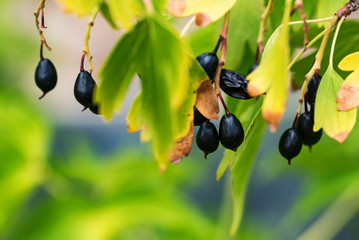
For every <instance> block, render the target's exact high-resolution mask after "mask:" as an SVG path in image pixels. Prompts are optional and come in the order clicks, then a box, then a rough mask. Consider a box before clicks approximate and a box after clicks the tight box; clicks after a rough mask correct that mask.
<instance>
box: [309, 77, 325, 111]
mask: <svg viewBox="0 0 359 240" xmlns="http://www.w3.org/2000/svg"><path fill="white" fill-rule="evenodd" d="M321 80H322V77H321V76H320V75H318V77H317V76H316V74H314V76H313V77H312V78H311V79H310V81H309V83H308V91H307V94H306V98H307V103H308V104H309V105H311V106H312V105H313V104H314V103H315V98H316V97H317V91H318V87H319V84H320V81H321Z"/></svg>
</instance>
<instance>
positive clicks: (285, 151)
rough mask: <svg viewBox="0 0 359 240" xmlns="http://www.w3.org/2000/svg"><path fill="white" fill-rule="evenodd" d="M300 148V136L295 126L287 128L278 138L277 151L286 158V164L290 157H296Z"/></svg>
mask: <svg viewBox="0 0 359 240" xmlns="http://www.w3.org/2000/svg"><path fill="white" fill-rule="evenodd" d="M301 149H302V137H301V135H300V133H299V131H298V129H296V128H289V129H287V130H286V131H285V132H284V133H283V134H282V136H281V137H280V140H279V152H280V154H281V155H282V156H283V157H284V158H286V159H287V160H288V164H290V161H291V159H292V158H294V157H296V156H297V155H298V154H299V153H300V150H301Z"/></svg>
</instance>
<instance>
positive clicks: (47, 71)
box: [35, 58, 57, 99]
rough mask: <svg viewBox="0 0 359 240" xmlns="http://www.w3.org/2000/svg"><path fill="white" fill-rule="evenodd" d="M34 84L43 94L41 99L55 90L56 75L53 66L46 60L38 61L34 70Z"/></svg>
mask: <svg viewBox="0 0 359 240" xmlns="http://www.w3.org/2000/svg"><path fill="white" fill-rule="evenodd" d="M35 83H36V85H37V86H38V87H39V88H40V89H41V91H42V92H43V94H42V96H41V97H40V98H39V99H41V98H43V97H44V96H45V95H46V93H48V92H49V91H51V90H52V89H54V88H55V86H56V83H57V73H56V68H55V66H54V64H53V63H52V62H51V61H50V60H49V59H47V58H43V59H41V60H40V62H39V64H38V65H37V67H36V70H35Z"/></svg>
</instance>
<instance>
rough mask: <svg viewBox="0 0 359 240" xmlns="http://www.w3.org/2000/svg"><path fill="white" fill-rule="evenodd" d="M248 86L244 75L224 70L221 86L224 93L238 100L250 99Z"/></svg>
mask: <svg viewBox="0 0 359 240" xmlns="http://www.w3.org/2000/svg"><path fill="white" fill-rule="evenodd" d="M247 84H248V81H247V79H246V78H245V76H243V75H242V74H240V73H237V72H234V71H231V70H228V69H222V71H221V78H220V81H219V86H220V87H221V89H222V90H223V92H225V93H226V94H228V95H229V96H231V97H234V98H238V99H250V98H251V97H250V96H249V95H248V91H247Z"/></svg>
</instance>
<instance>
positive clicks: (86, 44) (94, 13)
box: [81, 6, 100, 74]
mask: <svg viewBox="0 0 359 240" xmlns="http://www.w3.org/2000/svg"><path fill="white" fill-rule="evenodd" d="M99 11H100V8H99V6H96V7H95V8H94V9H93V10H92V12H91V15H90V19H89V21H88V24H87V28H86V33H85V40H84V48H83V54H84V55H85V56H86V58H87V60H88V62H89V65H90V66H89V73H90V74H92V72H93V68H94V67H93V63H92V55H91V53H90V47H89V40H90V33H91V29H92V27H93V26H94V22H95V19H96V16H97V14H98V13H99ZM81 67H82V69H83V62H82V66H81Z"/></svg>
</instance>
